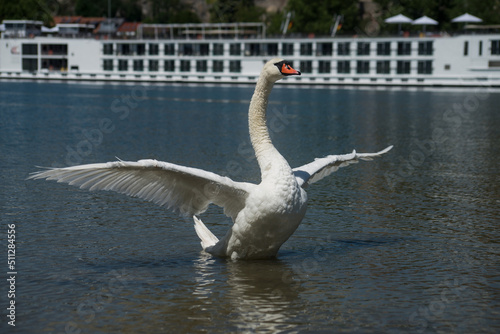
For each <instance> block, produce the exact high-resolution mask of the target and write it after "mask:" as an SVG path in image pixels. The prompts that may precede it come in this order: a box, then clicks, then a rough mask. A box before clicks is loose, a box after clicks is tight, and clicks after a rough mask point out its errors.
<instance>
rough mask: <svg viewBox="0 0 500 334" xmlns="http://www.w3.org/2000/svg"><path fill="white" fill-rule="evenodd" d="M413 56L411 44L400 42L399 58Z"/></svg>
mask: <svg viewBox="0 0 500 334" xmlns="http://www.w3.org/2000/svg"><path fill="white" fill-rule="evenodd" d="M409 55H411V42H398V56H409Z"/></svg>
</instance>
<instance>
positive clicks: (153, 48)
mask: <svg viewBox="0 0 500 334" xmlns="http://www.w3.org/2000/svg"><path fill="white" fill-rule="evenodd" d="M159 53H160V48H159V45H158V44H153V43H151V44H149V55H150V56H157V55H158V54H159Z"/></svg>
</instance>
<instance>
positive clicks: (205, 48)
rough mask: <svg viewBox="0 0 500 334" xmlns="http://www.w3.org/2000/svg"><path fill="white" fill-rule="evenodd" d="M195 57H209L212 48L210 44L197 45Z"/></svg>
mask: <svg viewBox="0 0 500 334" xmlns="http://www.w3.org/2000/svg"><path fill="white" fill-rule="evenodd" d="M194 46H195V47H194V49H195V52H194V53H195V55H196V56H208V53H209V50H210V47H209V44H208V43H202V44H195V45H194Z"/></svg>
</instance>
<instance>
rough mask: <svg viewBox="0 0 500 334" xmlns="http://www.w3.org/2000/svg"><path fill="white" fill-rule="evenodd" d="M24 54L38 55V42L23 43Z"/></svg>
mask: <svg viewBox="0 0 500 334" xmlns="http://www.w3.org/2000/svg"><path fill="white" fill-rule="evenodd" d="M22 53H23V55H37V54H38V45H37V44H23V49H22Z"/></svg>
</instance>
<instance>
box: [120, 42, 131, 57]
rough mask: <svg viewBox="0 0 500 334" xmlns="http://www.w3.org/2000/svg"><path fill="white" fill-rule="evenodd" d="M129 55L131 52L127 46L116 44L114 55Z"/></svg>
mask: <svg viewBox="0 0 500 334" xmlns="http://www.w3.org/2000/svg"><path fill="white" fill-rule="evenodd" d="M130 53H131V51H130V45H129V44H116V54H118V55H125V56H126V55H129V54H130Z"/></svg>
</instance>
